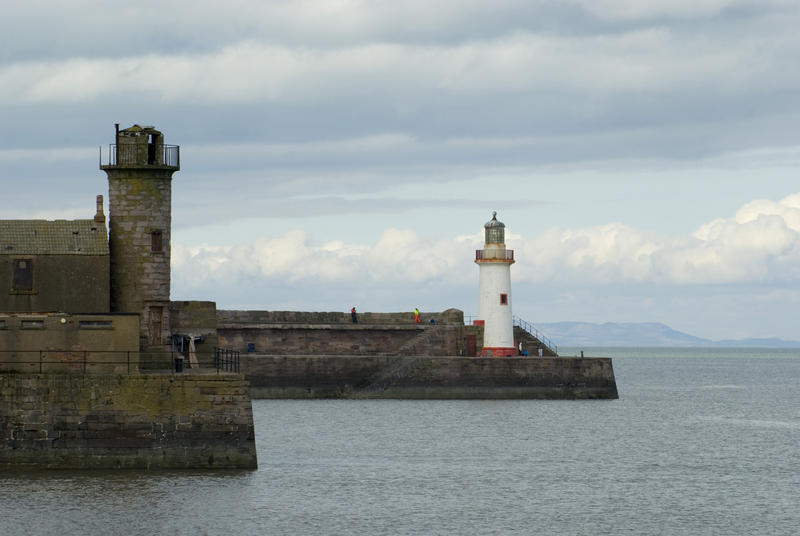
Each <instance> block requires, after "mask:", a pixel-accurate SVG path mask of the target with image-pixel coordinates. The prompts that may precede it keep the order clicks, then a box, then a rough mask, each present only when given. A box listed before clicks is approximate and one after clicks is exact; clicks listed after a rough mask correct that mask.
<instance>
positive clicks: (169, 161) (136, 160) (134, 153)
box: [100, 143, 181, 168]
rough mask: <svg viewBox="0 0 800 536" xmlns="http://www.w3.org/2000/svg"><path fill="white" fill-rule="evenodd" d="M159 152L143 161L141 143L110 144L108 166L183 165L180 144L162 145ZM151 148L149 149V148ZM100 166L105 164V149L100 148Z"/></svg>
mask: <svg viewBox="0 0 800 536" xmlns="http://www.w3.org/2000/svg"><path fill="white" fill-rule="evenodd" d="M153 147H155V146H153ZM160 149H161V150H160V151H159V152H154V153H153V154H148V155H146V159H145V160H146V161H145V162H142V161H141V160H142V156H141V155H140V151H141V150H142V149H141V147H140V146H139V145H135V144H131V145H116V144H114V143H111V144H109V146H108V164H107V165H108V166H119V165H126V164H135V165H153V166H167V167H176V168H178V167H180V165H181V148H180V146H179V145H162V146H160ZM148 150H149V149H148ZM100 166H101V167H102V166H103V151H102V148H101V149H100Z"/></svg>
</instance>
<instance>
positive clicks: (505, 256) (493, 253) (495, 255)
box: [475, 249, 514, 261]
mask: <svg viewBox="0 0 800 536" xmlns="http://www.w3.org/2000/svg"><path fill="white" fill-rule="evenodd" d="M475 260H476V261H486V260H499V261H513V260H514V250H513V249H476V250H475Z"/></svg>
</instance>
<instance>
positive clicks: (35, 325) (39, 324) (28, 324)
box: [20, 320, 44, 329]
mask: <svg viewBox="0 0 800 536" xmlns="http://www.w3.org/2000/svg"><path fill="white" fill-rule="evenodd" d="M20 325H21V327H22V329H44V320H23V321H22V322H21V324H20Z"/></svg>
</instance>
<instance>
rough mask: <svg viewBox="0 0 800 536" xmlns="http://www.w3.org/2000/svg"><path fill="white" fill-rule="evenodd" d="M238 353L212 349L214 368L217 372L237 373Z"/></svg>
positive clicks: (224, 349)
mask: <svg viewBox="0 0 800 536" xmlns="http://www.w3.org/2000/svg"><path fill="white" fill-rule="evenodd" d="M239 363H240V360H239V351H238V350H230V349H228V348H214V366H215V368H216V369H217V371H220V370H223V371H225V372H236V373H238V372H239Z"/></svg>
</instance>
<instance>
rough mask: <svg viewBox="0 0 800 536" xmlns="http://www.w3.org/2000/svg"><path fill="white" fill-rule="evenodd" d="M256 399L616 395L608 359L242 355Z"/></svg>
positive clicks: (547, 397)
mask: <svg viewBox="0 0 800 536" xmlns="http://www.w3.org/2000/svg"><path fill="white" fill-rule="evenodd" d="M242 372H243V373H244V374H245V376H246V377H247V378H248V379H249V380H250V389H251V394H252V396H253V397H254V398H412V399H584V398H604V399H615V398H618V395H617V386H616V381H615V378H614V370H613V367H612V363H611V359H610V358H530V357H529V358H522V357H519V358H517V357H510V358H483V357H419V356H334V355H325V356H297V355H282V356H276V355H258V354H249V355H243V356H242Z"/></svg>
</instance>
